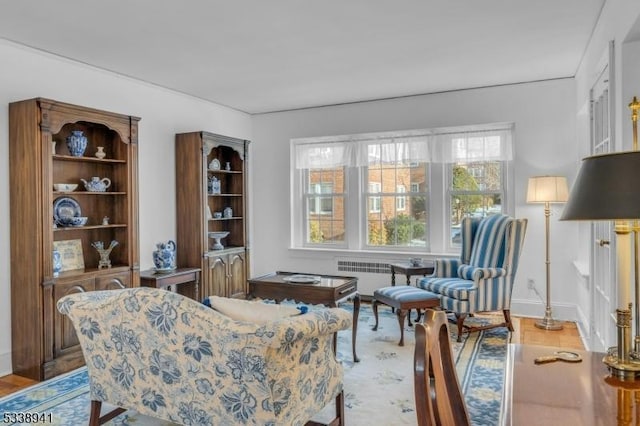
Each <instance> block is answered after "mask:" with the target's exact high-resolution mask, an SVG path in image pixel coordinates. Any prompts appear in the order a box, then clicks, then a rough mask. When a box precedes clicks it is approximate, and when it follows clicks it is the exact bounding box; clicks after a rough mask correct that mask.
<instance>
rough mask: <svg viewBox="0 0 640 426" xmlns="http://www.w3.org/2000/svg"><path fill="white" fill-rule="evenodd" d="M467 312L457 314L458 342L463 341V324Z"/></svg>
mask: <svg viewBox="0 0 640 426" xmlns="http://www.w3.org/2000/svg"><path fill="white" fill-rule="evenodd" d="M466 317H467V314H456V323H457V324H458V340H457V341H458V342H462V326H463V324H464V319H465V318H466Z"/></svg>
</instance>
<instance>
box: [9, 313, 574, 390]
mask: <svg viewBox="0 0 640 426" xmlns="http://www.w3.org/2000/svg"><path fill="white" fill-rule="evenodd" d="M518 319H519V321H518V324H517V327H519V333H516V335H518V336H519V342H516V341H513V343H524V344H530V345H543V346H559V347H563V348H568V349H584V346H583V344H582V340H581V339H580V333H579V332H578V327H577V326H576V324H575V323H572V322H563V323H562V324H563V325H564V329H563V330H560V331H546V330H541V329H539V328H536V327H535V325H534V324H535V322H536V321H537V319H536V318H520V317H519V318H518ZM34 383H37V382H36V381H34V380H31V379H26V378H24V377H20V376H16V375H13V374H10V375H8V376H4V377H0V397H1V396H4V395H8V394H10V393H13V392H17V391H19V390H20V389H23V388H25V387H27V386H30V385H32V384H34Z"/></svg>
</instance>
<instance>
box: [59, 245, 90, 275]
mask: <svg viewBox="0 0 640 426" xmlns="http://www.w3.org/2000/svg"><path fill="white" fill-rule="evenodd" d="M53 247H54V248H55V249H56V250H58V251H59V252H60V256H61V257H62V271H70V270H73V269H84V257H83V255H82V240H64V241H54V242H53Z"/></svg>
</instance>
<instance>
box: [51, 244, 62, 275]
mask: <svg viewBox="0 0 640 426" xmlns="http://www.w3.org/2000/svg"><path fill="white" fill-rule="evenodd" d="M60 271H62V255H61V254H60V252H59V251H58V250H56V249H53V276H54V277H57V276H58V275H60Z"/></svg>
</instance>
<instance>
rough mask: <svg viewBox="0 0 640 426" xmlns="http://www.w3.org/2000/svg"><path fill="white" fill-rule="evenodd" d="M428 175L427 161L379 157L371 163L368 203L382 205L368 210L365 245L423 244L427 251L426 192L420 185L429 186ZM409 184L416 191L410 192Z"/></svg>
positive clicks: (409, 245) (368, 172)
mask: <svg viewBox="0 0 640 426" xmlns="http://www.w3.org/2000/svg"><path fill="white" fill-rule="evenodd" d="M426 177H427V165H426V163H424V162H421V163H420V162H414V161H412V162H405V161H397V160H395V161H391V160H389V161H384V160H383V159H381V158H379V157H375V159H374V160H372V161H370V162H369V165H368V166H367V167H366V180H367V184H368V187H369V192H368V193H366V194H364V196H365V197H366V199H367V200H368V203H369V205H372V204H374V203H375V204H376V205H378V206H379V207H378V209H377V210H372V209H369V212H368V213H369V214H368V215H367V216H366V232H367V244H366V245H368V246H370V247H371V248H380V247H387V248H389V247H395V248H398V247H406V248H409V247H422V248H423V250H424V248H425V247H426V245H427V240H426V228H427V223H426V211H425V194H424V193H421V192H420V191H419V188H420V185H422V187H423V188H424V187H426V186H425V183H426ZM379 182H381V183H379ZM407 187H410V188H416V189H417V191H415V192H413V193H410V194H409V195H407V191H406V188H407ZM372 188H375V189H376V190H375V191H373V190H372ZM407 200H409V202H407ZM407 205H408V207H407Z"/></svg>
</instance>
